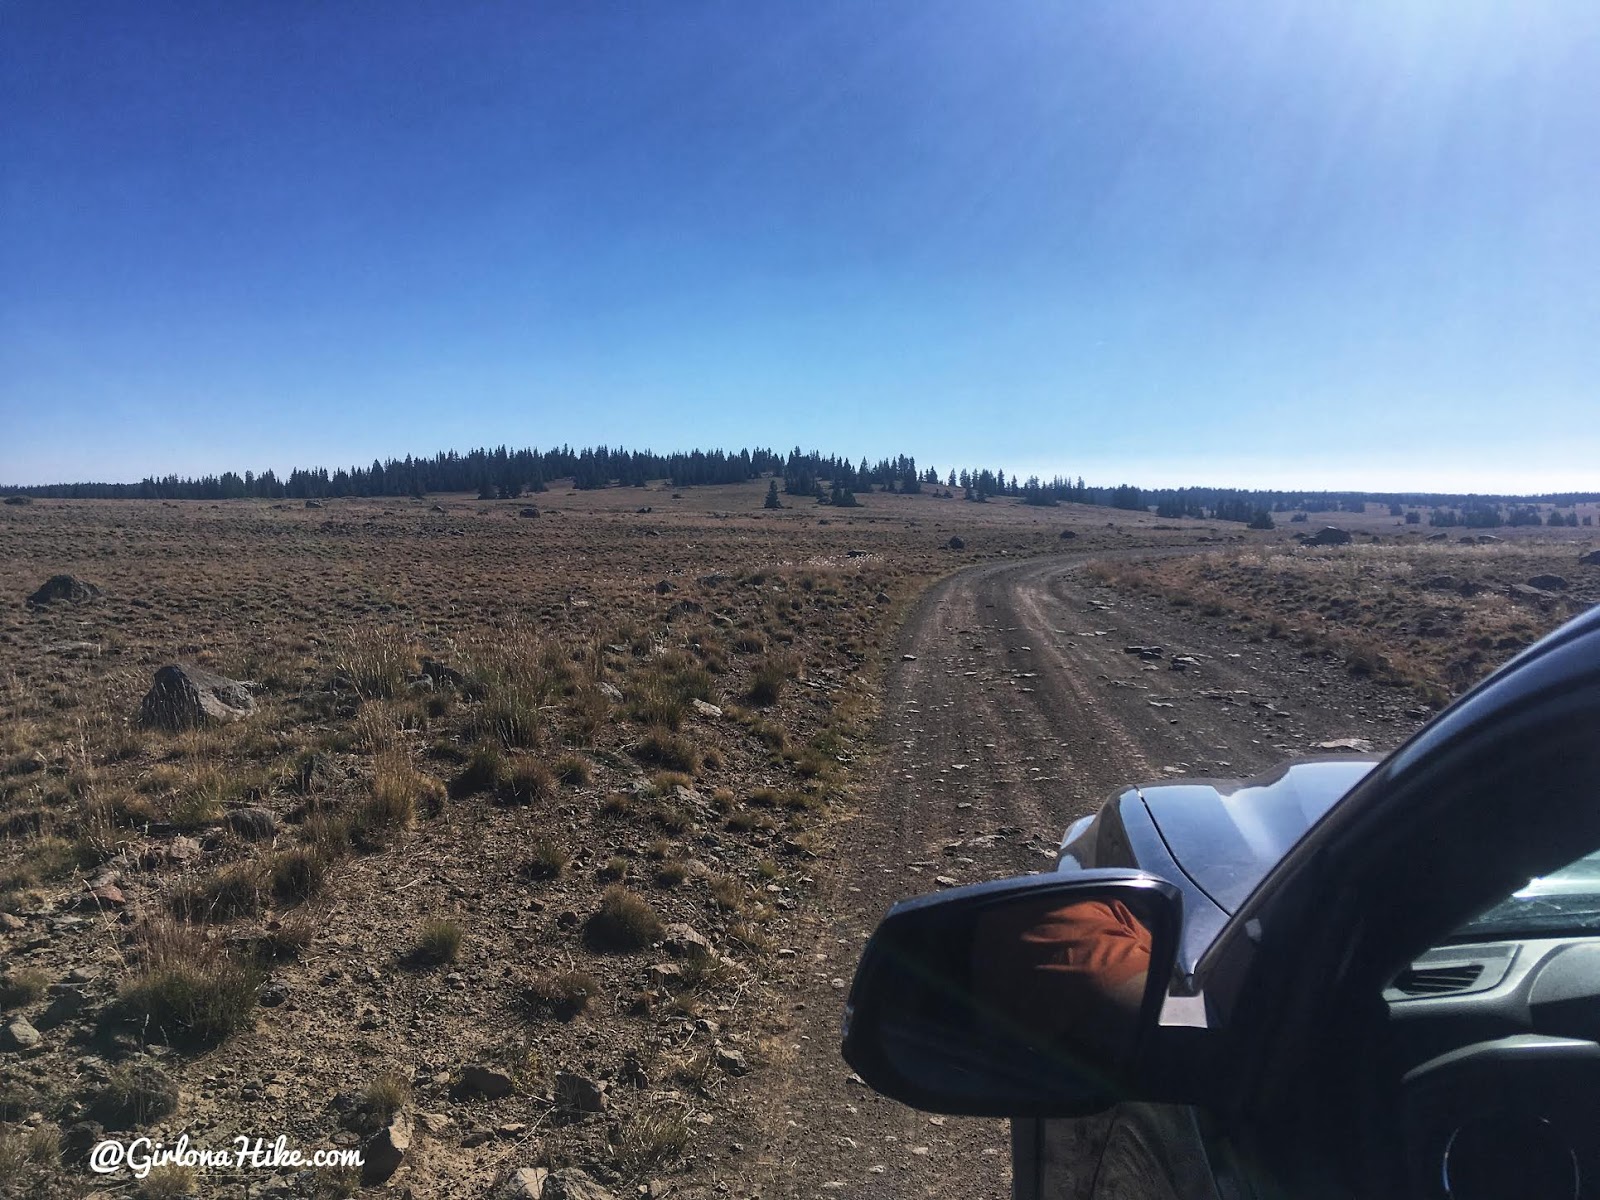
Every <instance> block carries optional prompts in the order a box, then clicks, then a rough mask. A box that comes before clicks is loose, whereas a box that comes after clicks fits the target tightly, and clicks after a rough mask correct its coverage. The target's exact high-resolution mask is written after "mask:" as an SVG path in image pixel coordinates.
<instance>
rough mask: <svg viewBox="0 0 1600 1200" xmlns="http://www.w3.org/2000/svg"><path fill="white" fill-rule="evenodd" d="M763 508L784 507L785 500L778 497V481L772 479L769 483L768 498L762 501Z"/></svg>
mask: <svg viewBox="0 0 1600 1200" xmlns="http://www.w3.org/2000/svg"><path fill="white" fill-rule="evenodd" d="M761 507H762V508H782V507H783V502H782V501H781V500H779V499H778V481H777V480H776V479H773V480H770V481H769V482H768V483H767V498H766V499H765V500H763V501H762V502H761Z"/></svg>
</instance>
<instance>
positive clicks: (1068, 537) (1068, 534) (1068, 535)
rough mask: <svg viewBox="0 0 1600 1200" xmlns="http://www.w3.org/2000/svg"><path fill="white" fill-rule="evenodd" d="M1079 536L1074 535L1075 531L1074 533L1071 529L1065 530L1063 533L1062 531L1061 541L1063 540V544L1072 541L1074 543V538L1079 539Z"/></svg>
mask: <svg viewBox="0 0 1600 1200" xmlns="http://www.w3.org/2000/svg"><path fill="white" fill-rule="evenodd" d="M1077 536H1078V535H1077V534H1076V533H1074V532H1073V531H1072V530H1070V529H1063V530H1062V531H1061V540H1062V541H1063V542H1070V541H1072V540H1073V539H1074V538H1076V537H1077Z"/></svg>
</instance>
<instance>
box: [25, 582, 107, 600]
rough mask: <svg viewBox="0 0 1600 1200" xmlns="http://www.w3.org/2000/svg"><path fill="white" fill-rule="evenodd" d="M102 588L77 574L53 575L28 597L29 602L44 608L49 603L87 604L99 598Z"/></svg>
mask: <svg viewBox="0 0 1600 1200" xmlns="http://www.w3.org/2000/svg"><path fill="white" fill-rule="evenodd" d="M99 595H100V589H99V588H97V587H95V585H94V584H92V583H90V582H88V581H87V580H84V579H79V578H78V577H77V576H76V575H52V576H50V578H49V579H47V580H45V582H44V584H43V585H42V586H41V587H40V588H39V590H38V591H36V592H34V593H33V595H31V596H29V597H28V603H29V604H32V605H33V606H34V607H36V608H43V607H44V606H45V605H47V604H57V603H66V604H86V603H88V602H89V601H90V600H94V599H97V598H98V597H99Z"/></svg>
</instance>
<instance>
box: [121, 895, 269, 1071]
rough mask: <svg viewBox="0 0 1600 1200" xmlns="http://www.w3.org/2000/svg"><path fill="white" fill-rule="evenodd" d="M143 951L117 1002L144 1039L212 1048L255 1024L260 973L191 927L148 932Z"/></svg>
mask: <svg viewBox="0 0 1600 1200" xmlns="http://www.w3.org/2000/svg"><path fill="white" fill-rule="evenodd" d="M141 950H142V959H141V962H140V965H139V966H138V967H137V968H136V969H135V970H134V971H133V972H132V973H131V974H130V975H129V976H128V977H127V978H126V979H124V980H123V982H122V985H121V986H120V988H119V989H118V993H117V998H118V1007H119V1010H120V1013H121V1015H122V1016H123V1017H124V1019H125V1020H126V1021H128V1022H129V1023H131V1024H132V1025H134V1026H135V1028H137V1029H138V1030H139V1031H140V1033H141V1034H142V1035H143V1036H145V1037H149V1038H153V1039H157V1040H161V1041H166V1042H170V1043H172V1044H173V1045H178V1046H185V1047H207V1046H214V1045H217V1044H218V1043H220V1042H222V1041H225V1040H226V1039H227V1038H228V1037H230V1036H231V1035H233V1034H235V1033H237V1032H239V1031H240V1030H242V1029H247V1028H249V1027H250V1026H251V1025H252V1024H253V1023H254V1021H255V1012H256V995H257V991H258V990H259V988H260V984H261V976H260V974H259V972H257V971H256V970H255V969H254V968H252V967H250V966H248V965H246V964H242V963H239V962H237V961H236V960H234V959H233V958H232V957H231V956H229V955H228V953H227V952H226V951H225V950H223V949H222V948H221V947H220V946H219V945H218V944H217V943H215V942H212V941H208V940H207V939H206V938H204V937H203V936H202V935H201V934H200V933H199V931H197V930H196V929H194V928H193V927H192V926H187V925H180V924H175V923H171V922H158V923H157V924H155V925H153V926H151V927H150V928H148V929H147V930H146V932H145V935H144V939H143V944H142V947H141Z"/></svg>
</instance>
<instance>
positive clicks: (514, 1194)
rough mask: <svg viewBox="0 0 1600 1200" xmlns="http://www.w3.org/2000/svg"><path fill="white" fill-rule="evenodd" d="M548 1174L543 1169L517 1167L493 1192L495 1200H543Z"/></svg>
mask: <svg viewBox="0 0 1600 1200" xmlns="http://www.w3.org/2000/svg"><path fill="white" fill-rule="evenodd" d="M549 1179H550V1172H549V1171H547V1170H545V1168H543V1167H519V1168H518V1169H517V1170H515V1171H513V1172H511V1178H510V1179H507V1180H506V1181H505V1182H504V1183H503V1184H501V1185H500V1188H499V1190H498V1191H496V1192H495V1196H496V1200H544V1185H545V1183H546V1182H548V1181H549Z"/></svg>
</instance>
